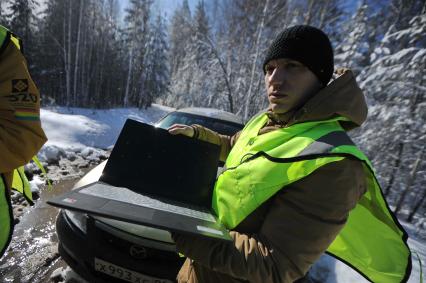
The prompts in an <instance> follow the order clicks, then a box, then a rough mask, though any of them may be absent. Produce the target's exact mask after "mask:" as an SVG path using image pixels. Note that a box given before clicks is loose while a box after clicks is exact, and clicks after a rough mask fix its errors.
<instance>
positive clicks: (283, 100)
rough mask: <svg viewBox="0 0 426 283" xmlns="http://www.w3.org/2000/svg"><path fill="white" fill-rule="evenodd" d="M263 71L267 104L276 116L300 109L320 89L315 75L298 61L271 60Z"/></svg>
mask: <svg viewBox="0 0 426 283" xmlns="http://www.w3.org/2000/svg"><path fill="white" fill-rule="evenodd" d="M265 70H266V74H265V84H266V92H267V94H268V100H269V104H270V107H271V108H272V111H273V112H274V113H277V114H282V113H287V112H289V111H292V110H295V109H297V108H299V107H301V106H302V105H303V104H304V103H305V102H306V101H307V100H308V99H309V98H310V97H311V96H312V95H313V94H314V93H316V92H317V91H318V90H319V89H320V88H321V83H320V81H319V80H318V78H317V77H316V76H315V74H314V73H312V72H311V70H309V69H308V68H307V67H306V66H305V65H303V64H302V63H300V62H298V61H294V60H291V59H286V58H282V59H276V60H271V61H269V62H268V64H266V66H265Z"/></svg>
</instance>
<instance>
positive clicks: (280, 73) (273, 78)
mask: <svg viewBox="0 0 426 283" xmlns="http://www.w3.org/2000/svg"><path fill="white" fill-rule="evenodd" d="M285 76H286V75H285V70H284V68H280V67H277V68H275V69H274V71H273V72H272V74H271V75H270V76H269V84H271V85H272V84H282V83H283V81H284V79H285Z"/></svg>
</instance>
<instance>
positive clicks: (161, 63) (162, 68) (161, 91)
mask: <svg viewBox="0 0 426 283" xmlns="http://www.w3.org/2000/svg"><path fill="white" fill-rule="evenodd" d="M144 60H145V61H144V64H143V65H144V71H143V72H142V87H141V90H140V95H139V101H138V107H139V108H142V107H143V108H146V107H148V106H151V103H152V102H153V101H154V100H155V99H156V98H159V97H162V96H165V95H166V93H167V92H168V86H169V80H170V71H169V69H170V67H169V62H168V44H167V34H166V25H165V23H164V18H163V17H162V16H161V14H158V16H157V19H156V21H155V23H154V24H153V27H152V28H151V32H150V37H149V41H148V44H147V46H146V54H145V58H144Z"/></svg>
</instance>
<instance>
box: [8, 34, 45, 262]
mask: <svg viewBox="0 0 426 283" xmlns="http://www.w3.org/2000/svg"><path fill="white" fill-rule="evenodd" d="M46 140H47V138H46V136H45V134H44V131H43V129H42V127H41V123H40V95H39V91H38V90H37V87H36V86H35V84H34V82H33V80H32V79H31V76H30V74H29V72H28V68H27V62H26V60H25V58H24V56H23V54H22V52H21V42H20V40H19V39H18V38H17V37H16V36H15V35H14V34H12V33H11V32H10V31H8V30H7V29H6V28H5V27H3V26H0V153H1V155H0V156H1V158H0V173H1V178H0V258H1V257H2V256H3V254H4V253H5V251H6V249H7V247H8V245H9V243H10V240H11V238H12V233H13V227H14V221H13V213H12V204H11V200H10V189H11V188H12V181H13V172H14V170H15V169H17V168H18V167H21V166H23V165H24V164H26V163H28V162H29V161H30V160H31V158H32V157H33V156H34V155H35V154H36V153H37V152H38V151H39V150H40V148H41V146H42V145H43V144H44V143H45V142H46ZM16 172H17V171H16ZM21 173H23V172H20V173H18V174H21ZM24 178H25V177H24Z"/></svg>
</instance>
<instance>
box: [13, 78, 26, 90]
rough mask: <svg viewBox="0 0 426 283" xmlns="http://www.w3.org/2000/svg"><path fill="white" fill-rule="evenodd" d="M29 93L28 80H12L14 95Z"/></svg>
mask: <svg viewBox="0 0 426 283" xmlns="http://www.w3.org/2000/svg"><path fill="white" fill-rule="evenodd" d="M27 91H28V80H27V79H18V80H12V93H15V92H27Z"/></svg>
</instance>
